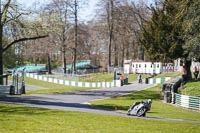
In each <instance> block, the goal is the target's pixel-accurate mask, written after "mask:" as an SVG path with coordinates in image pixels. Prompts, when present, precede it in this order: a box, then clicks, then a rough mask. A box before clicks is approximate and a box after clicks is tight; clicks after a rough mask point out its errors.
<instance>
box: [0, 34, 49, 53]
mask: <svg viewBox="0 0 200 133" xmlns="http://www.w3.org/2000/svg"><path fill="white" fill-rule="evenodd" d="M45 37H48V35H43V36H37V37H29V38H20V39H18V40H14V41H12V42H11V43H10V44H8V45H7V46H6V47H5V48H3V52H5V51H6V50H7V49H8V48H10V47H11V46H12V45H13V44H15V43H19V42H23V41H28V40H36V39H40V38H45Z"/></svg>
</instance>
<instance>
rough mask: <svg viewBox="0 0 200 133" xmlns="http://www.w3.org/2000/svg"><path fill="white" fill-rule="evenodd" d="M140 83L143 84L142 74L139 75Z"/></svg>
mask: <svg viewBox="0 0 200 133" xmlns="http://www.w3.org/2000/svg"><path fill="white" fill-rule="evenodd" d="M138 83H142V75H141V74H139V75H138Z"/></svg>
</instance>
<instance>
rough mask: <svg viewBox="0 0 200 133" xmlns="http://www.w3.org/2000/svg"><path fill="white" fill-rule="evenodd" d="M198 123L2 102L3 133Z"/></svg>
mask: <svg viewBox="0 0 200 133" xmlns="http://www.w3.org/2000/svg"><path fill="white" fill-rule="evenodd" d="M199 130H200V126H199V125H198V124H189V123H175V122H167V121H153V120H143V119H137V118H126V117H118V116H109V115H97V114H89V113H81V112H70V111H59V110H48V109H41V108H31V107H23V106H17V105H6V104H0V132H1V133H25V132H28V133H94V132H96V133H126V132H127V133H130V132H133V133H199Z"/></svg>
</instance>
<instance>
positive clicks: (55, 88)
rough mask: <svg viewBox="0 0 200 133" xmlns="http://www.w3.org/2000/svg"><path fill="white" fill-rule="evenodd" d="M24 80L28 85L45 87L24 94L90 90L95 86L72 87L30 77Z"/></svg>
mask: <svg viewBox="0 0 200 133" xmlns="http://www.w3.org/2000/svg"><path fill="white" fill-rule="evenodd" d="M25 82H26V83H27V84H29V85H34V86H39V87H43V88H46V89H43V90H28V91H26V94H44V93H46V94H47V93H48V94H49V93H62V92H72V91H83V90H91V89H96V88H87V87H72V86H66V85H60V84H55V83H49V82H45V81H40V80H36V79H32V78H28V77H25Z"/></svg>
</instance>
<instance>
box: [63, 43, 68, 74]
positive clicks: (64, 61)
mask: <svg viewBox="0 0 200 133" xmlns="http://www.w3.org/2000/svg"><path fill="white" fill-rule="evenodd" d="M65 53H66V50H65V46H64V48H63V65H64V66H63V69H64V74H66V73H67V68H66V65H67V63H66V57H65Z"/></svg>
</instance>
